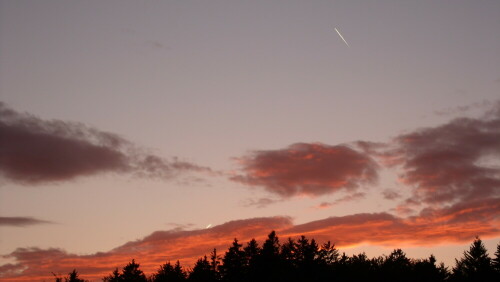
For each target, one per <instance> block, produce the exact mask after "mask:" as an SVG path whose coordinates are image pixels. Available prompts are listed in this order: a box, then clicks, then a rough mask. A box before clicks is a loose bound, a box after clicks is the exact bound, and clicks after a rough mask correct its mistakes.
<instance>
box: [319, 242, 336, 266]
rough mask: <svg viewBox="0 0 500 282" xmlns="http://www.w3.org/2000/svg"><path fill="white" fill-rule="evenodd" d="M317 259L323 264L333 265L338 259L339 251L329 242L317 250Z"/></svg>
mask: <svg viewBox="0 0 500 282" xmlns="http://www.w3.org/2000/svg"><path fill="white" fill-rule="evenodd" d="M319 259H320V261H321V262H322V263H323V264H326V265H333V264H334V263H335V262H336V261H337V260H338V259H339V250H337V249H336V248H335V244H332V243H330V241H328V242H326V243H324V244H323V245H322V246H321V249H320V250H319Z"/></svg>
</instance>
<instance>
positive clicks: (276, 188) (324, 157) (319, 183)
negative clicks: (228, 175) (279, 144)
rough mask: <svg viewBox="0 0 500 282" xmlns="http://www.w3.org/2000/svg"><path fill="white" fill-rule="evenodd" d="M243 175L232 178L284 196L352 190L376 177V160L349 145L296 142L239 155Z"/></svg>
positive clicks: (316, 194) (373, 181)
mask: <svg viewBox="0 0 500 282" xmlns="http://www.w3.org/2000/svg"><path fill="white" fill-rule="evenodd" d="M240 161H241V164H242V166H243V173H244V174H243V175H238V176H234V177H233V178H232V180H234V181H238V182H241V183H244V184H248V185H254V186H262V187H264V188H265V189H266V190H268V191H269V192H272V193H275V194H278V195H280V196H282V197H290V196H295V195H309V196H319V195H324V194H328V193H333V192H337V191H339V190H345V191H353V190H355V189H356V188H358V187H359V186H360V185H364V184H374V183H375V182H376V181H377V176H378V175H377V168H378V166H377V164H376V163H375V161H374V160H373V159H371V158H370V157H369V156H367V155H366V154H363V153H360V152H358V151H355V150H353V149H351V148H349V147H347V146H344V145H338V146H329V145H325V144H319V143H313V144H310V143H297V144H293V145H291V146H289V147H288V148H285V149H281V150H270V151H255V152H253V153H252V154H251V155H249V156H246V157H243V158H241V159H240Z"/></svg>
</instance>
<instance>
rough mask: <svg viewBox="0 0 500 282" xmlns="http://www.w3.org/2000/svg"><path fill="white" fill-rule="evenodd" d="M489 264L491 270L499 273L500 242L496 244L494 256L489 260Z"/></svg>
mask: <svg viewBox="0 0 500 282" xmlns="http://www.w3.org/2000/svg"><path fill="white" fill-rule="evenodd" d="M491 266H492V267H493V270H494V271H495V272H496V273H497V274H498V275H500V243H498V245H497V251H496V252H495V258H494V259H492V260H491Z"/></svg>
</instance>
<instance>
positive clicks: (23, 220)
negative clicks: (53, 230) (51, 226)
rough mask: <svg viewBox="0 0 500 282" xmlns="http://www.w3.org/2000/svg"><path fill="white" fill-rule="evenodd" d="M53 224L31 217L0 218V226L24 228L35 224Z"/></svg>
mask: <svg viewBox="0 0 500 282" xmlns="http://www.w3.org/2000/svg"><path fill="white" fill-rule="evenodd" d="M47 223H53V222H51V221H46V220H41V219H36V218H33V217H5V216H0V226H17V227H26V226H30V225H37V224H47Z"/></svg>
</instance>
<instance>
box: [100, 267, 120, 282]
mask: <svg viewBox="0 0 500 282" xmlns="http://www.w3.org/2000/svg"><path fill="white" fill-rule="evenodd" d="M102 281H104V282H119V281H122V278H121V275H120V271H118V268H115V270H113V273H111V274H110V275H108V276H106V277H104V278H102Z"/></svg>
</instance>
